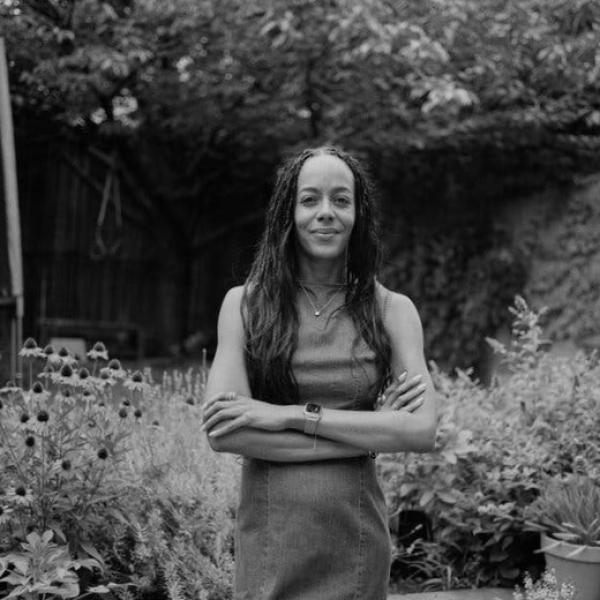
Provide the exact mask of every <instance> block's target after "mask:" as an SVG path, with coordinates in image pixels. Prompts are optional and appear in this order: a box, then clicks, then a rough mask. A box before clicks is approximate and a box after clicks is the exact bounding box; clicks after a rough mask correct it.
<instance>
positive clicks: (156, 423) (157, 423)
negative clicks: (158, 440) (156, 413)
mask: <svg viewBox="0 0 600 600" xmlns="http://www.w3.org/2000/svg"><path fill="white" fill-rule="evenodd" d="M152 425H154V426H156V427H158V426H159V425H160V423H159V422H158V420H157V419H154V421H152Z"/></svg>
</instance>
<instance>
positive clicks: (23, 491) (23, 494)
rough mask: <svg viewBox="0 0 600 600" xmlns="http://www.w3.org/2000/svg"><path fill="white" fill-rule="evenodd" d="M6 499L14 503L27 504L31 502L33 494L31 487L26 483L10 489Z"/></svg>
mask: <svg viewBox="0 0 600 600" xmlns="http://www.w3.org/2000/svg"><path fill="white" fill-rule="evenodd" d="M6 499H7V500H8V501H9V502H10V503H12V504H20V505H22V506H26V505H28V504H31V501H32V500H33V495H32V493H31V490H30V489H27V488H26V487H25V486H24V485H18V486H16V487H12V488H9V489H8V492H7V494H6Z"/></svg>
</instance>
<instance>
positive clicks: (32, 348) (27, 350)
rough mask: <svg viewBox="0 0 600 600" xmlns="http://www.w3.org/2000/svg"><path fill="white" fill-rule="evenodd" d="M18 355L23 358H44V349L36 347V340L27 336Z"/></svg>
mask: <svg viewBox="0 0 600 600" xmlns="http://www.w3.org/2000/svg"><path fill="white" fill-rule="evenodd" d="M19 356H23V357H24V358H38V357H40V358H46V355H45V354H44V351H43V350H42V349H41V348H39V347H38V345H37V343H36V341H35V340H34V339H33V338H27V339H26V340H25V343H24V344H23V347H22V348H21V350H19Z"/></svg>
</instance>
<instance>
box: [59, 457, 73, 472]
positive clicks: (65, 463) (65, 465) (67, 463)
mask: <svg viewBox="0 0 600 600" xmlns="http://www.w3.org/2000/svg"><path fill="white" fill-rule="evenodd" d="M60 466H61V467H62V469H63V471H68V470H69V469H70V468H71V461H70V460H69V459H68V458H65V460H63V461H62V462H61V463H60Z"/></svg>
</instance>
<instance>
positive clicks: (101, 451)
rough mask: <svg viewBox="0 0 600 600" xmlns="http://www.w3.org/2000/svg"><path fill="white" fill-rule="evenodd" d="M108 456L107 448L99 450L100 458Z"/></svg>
mask: <svg viewBox="0 0 600 600" xmlns="http://www.w3.org/2000/svg"><path fill="white" fill-rule="evenodd" d="M107 457H108V450H107V449H106V448H100V450H98V458H99V459H100V460H106V459H107Z"/></svg>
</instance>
